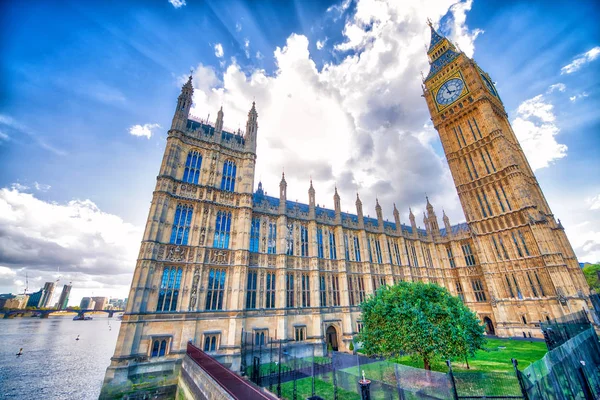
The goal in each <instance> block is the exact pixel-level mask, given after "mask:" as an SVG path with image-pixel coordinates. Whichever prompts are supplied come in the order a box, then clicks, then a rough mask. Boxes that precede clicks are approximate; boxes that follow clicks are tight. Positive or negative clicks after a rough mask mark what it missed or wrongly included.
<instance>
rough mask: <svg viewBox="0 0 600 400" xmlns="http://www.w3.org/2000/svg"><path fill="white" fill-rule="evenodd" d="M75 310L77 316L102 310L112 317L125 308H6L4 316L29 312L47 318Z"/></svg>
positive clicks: (22, 314)
mask: <svg viewBox="0 0 600 400" xmlns="http://www.w3.org/2000/svg"><path fill="white" fill-rule="evenodd" d="M62 311H65V312H76V313H77V315H78V316H85V314H86V313H91V312H104V313H107V314H108V318H112V317H113V315H114V314H115V313H117V314H118V313H122V312H125V310H94V309H85V310H81V309H79V308H70V307H67V308H65V309H64V310H56V309H47V310H46V309H44V310H7V311H4V318H14V317H17V316H24V315H25V314H31V315H32V317H40V318H48V317H49V316H50V314H52V313H55V312H62Z"/></svg>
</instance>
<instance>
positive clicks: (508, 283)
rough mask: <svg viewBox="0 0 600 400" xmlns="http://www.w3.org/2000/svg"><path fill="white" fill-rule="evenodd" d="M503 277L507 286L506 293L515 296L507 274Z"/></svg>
mask: <svg viewBox="0 0 600 400" xmlns="http://www.w3.org/2000/svg"><path fill="white" fill-rule="evenodd" d="M504 277H505V278H506V285H507V286H508V294H509V295H510V297H515V294H514V292H513V288H512V285H511V284H510V279H508V276H506V275H505V276H504Z"/></svg>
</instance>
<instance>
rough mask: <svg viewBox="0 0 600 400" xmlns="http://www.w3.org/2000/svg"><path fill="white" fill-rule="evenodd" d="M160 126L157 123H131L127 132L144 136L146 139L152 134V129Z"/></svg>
mask: <svg viewBox="0 0 600 400" xmlns="http://www.w3.org/2000/svg"><path fill="white" fill-rule="evenodd" d="M156 128H160V125H159V124H144V125H133V126H132V127H130V128H129V134H130V135H133V136H146V137H147V138H148V139H150V137H151V136H152V130H153V129H156Z"/></svg>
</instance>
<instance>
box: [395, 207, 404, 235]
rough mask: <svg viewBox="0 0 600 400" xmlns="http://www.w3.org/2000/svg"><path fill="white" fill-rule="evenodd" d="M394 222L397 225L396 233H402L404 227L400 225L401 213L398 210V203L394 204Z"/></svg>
mask: <svg viewBox="0 0 600 400" xmlns="http://www.w3.org/2000/svg"><path fill="white" fill-rule="evenodd" d="M394 222H395V223H396V232H398V233H402V225H401V224H400V213H399V212H398V209H397V208H396V203H394Z"/></svg>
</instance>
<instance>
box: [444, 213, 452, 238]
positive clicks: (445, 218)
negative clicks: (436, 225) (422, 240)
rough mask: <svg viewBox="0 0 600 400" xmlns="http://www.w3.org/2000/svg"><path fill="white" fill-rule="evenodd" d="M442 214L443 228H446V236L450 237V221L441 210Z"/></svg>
mask: <svg viewBox="0 0 600 400" xmlns="http://www.w3.org/2000/svg"><path fill="white" fill-rule="evenodd" d="M442 214H443V217H442V219H443V220H444V226H445V227H446V236H448V237H450V235H452V226H451V225H450V219H449V218H448V216H447V215H446V212H445V211H444V210H442Z"/></svg>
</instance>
